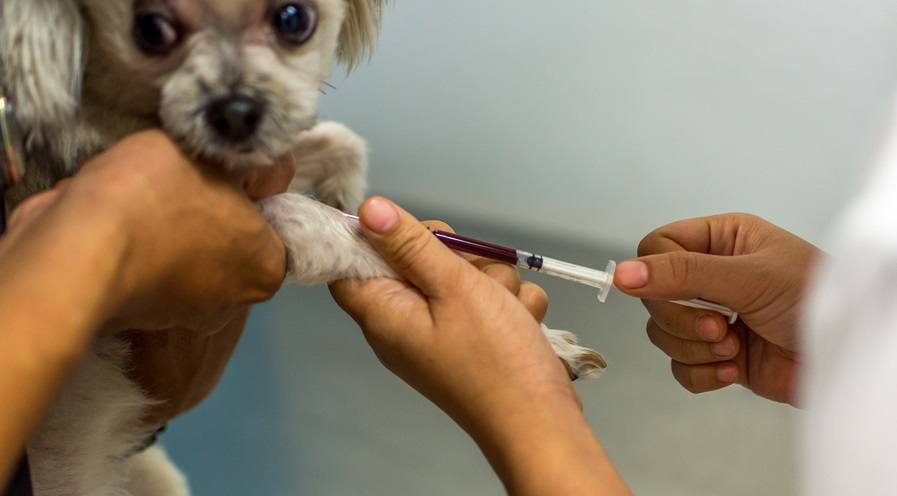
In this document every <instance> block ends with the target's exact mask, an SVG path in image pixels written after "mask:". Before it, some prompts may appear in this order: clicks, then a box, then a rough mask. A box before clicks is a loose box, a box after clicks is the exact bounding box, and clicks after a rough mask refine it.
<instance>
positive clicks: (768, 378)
mask: <svg viewBox="0 0 897 496" xmlns="http://www.w3.org/2000/svg"><path fill="white" fill-rule="evenodd" d="M821 253H822V252H821V251H820V250H819V249H817V248H816V247H815V246H813V245H811V244H810V243H807V242H806V241H804V240H802V239H800V238H798V237H797V236H795V235H793V234H791V233H789V232H787V231H785V230H783V229H781V228H778V227H776V226H774V225H772V224H770V223H768V222H766V221H764V220H762V219H760V218H758V217H755V216H752V215H741V214H731V215H718V216H713V217H705V218H700V219H692V220H684V221H680V222H676V223H673V224H670V225H668V226H664V227H661V228H659V229H657V230H656V231H654V232H652V233H651V234H649V235H648V236H647V237H646V238H645V239H644V240H643V241H642V242H641V244H640V246H639V249H638V255H639V257H641V258H638V259H636V260H632V261H628V262H624V263H622V264H620V266H619V268H618V269H617V274H616V280H615V283H616V286H617V288H619V289H620V290H621V291H624V292H626V293H628V294H630V295H631V296H636V297H640V298H642V299H643V301H644V303H645V306H646V307H647V308H648V311H649V312H650V314H651V318H650V319H649V320H648V325H647V331H648V337H649V338H650V340H651V342H652V343H654V345H655V346H657V347H658V348H660V349H661V350H662V351H663V352H664V353H666V354H667V355H669V356H670V358H671V359H672V371H673V375H674V376H675V378H676V380H677V381H679V383H681V384H682V386H683V387H685V388H686V389H688V390H689V391H691V392H693V393H703V392H707V391H714V390H717V389H720V388H723V387H726V386H729V385H731V384H736V383H737V384H741V385H743V386H744V387H746V388H748V389H750V390H751V391H753V392H755V393H756V394H758V395H760V396H762V397H765V398H769V399H772V400H775V401H780V402H787V403H791V404H794V403H795V401H796V400H795V385H796V374H797V372H798V369H799V367H800V337H799V336H798V333H797V329H798V319H799V317H800V313H801V302H802V300H803V297H804V294H805V292H806V287H807V284H808V280H809V277H810V274H811V271H812V267H813V266H814V265H815V262H816V261H817V259H818V258H819V257H820V256H821ZM692 298H703V299H705V300H709V301H713V302H716V303H720V304H722V305H725V306H727V307H729V308H732V309H733V310H735V311H737V312H739V314H740V320H739V321H738V322H737V323H736V324H735V325H733V326H728V325H727V322H726V320H725V318H723V317H722V316H721V315H719V314H714V313H712V312H708V311H706V310H695V309H691V308H686V307H682V306H679V305H675V304H673V303H668V301H669V300H688V299H692Z"/></svg>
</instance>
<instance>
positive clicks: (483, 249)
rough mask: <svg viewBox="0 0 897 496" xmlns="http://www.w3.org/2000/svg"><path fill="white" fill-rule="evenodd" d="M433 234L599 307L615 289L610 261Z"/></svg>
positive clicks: (695, 303)
mask: <svg viewBox="0 0 897 496" xmlns="http://www.w3.org/2000/svg"><path fill="white" fill-rule="evenodd" d="M344 215H346V217H349V218H351V219H354V220H358V217H356V216H354V215H348V214H344ZM432 232H433V235H434V236H436V237H437V238H438V239H439V240H440V241H442V243H443V244H445V245H446V246H448V247H449V248H451V249H453V250H456V251H461V252H464V253H469V254H471V255H476V256H479V257H483V258H488V259H491V260H496V261H499V262H505V263H508V264H511V265H514V266H517V267H520V268H522V269H526V270H531V271H534V272H540V273H542V274H545V275H548V276H552V277H557V278H560V279H566V280H568V281H572V282H575V283H579V284H583V285H586V286H591V287H593V288H598V301H600V302H601V303H604V302H606V301H607V297H608V295H609V294H610V291H611V289H613V287H614V272H615V271H616V270H617V263H616V262H614V261H613V260H611V261H610V262H608V263H607V268H605V269H604V270H603V271H602V270H598V269H592V268H589V267H585V266H582V265H577V264H572V263H570V262H564V261H563V260H558V259H555V258H549V257H546V256H542V255H538V254H535V253H530V252H528V251H523V250H518V249H516V248H510V247H507V246H502V245H499V244H495V243H490V242H488V241H483V240H480V239H475V238H470V237H467V236H462V235H460V234H455V233H450V232H445V231H432ZM671 303H675V304H677V305H682V306H686V307H691V308H697V309H701V310H710V311H712V312H716V313H719V314H722V315H724V316H725V317H727V318H728V319H729V323H730V324H734V323H735V321H737V320H738V313H736V312H734V311H733V310H731V309H729V308H726V307H724V306H722V305H718V304H716V303H711V302H709V301H704V300H701V299H694V300H676V301H672V302H671Z"/></svg>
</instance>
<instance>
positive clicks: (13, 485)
mask: <svg viewBox="0 0 897 496" xmlns="http://www.w3.org/2000/svg"><path fill="white" fill-rule="evenodd" d="M3 496H34V488H32V487H31V470H30V469H29V468H28V457H27V456H25V455H22V461H21V462H19V466H18V468H16V471H15V472H14V473H13V476H12V479H11V480H10V481H9V485H8V486H7V488H6V491H5V492H3Z"/></svg>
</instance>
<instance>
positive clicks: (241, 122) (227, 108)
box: [206, 96, 265, 143]
mask: <svg viewBox="0 0 897 496" xmlns="http://www.w3.org/2000/svg"><path fill="white" fill-rule="evenodd" d="M264 114H265V104H264V102H262V101H260V100H257V99H255V98H250V97H248V96H230V97H227V98H221V99H219V100H216V101H214V102H212V103H211V104H209V107H208V108H207V109H206V119H208V121H209V125H211V126H212V129H214V130H215V131H216V132H217V133H218V134H219V135H220V136H221V137H222V138H224V139H226V140H228V141H231V142H234V143H239V142H241V141H245V140H247V139H248V138H249V137H251V136H252V135H253V134H255V132H256V130H258V127H259V124H260V123H261V122H262V116H264Z"/></svg>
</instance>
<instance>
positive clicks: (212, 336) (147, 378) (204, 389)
mask: <svg viewBox="0 0 897 496" xmlns="http://www.w3.org/2000/svg"><path fill="white" fill-rule="evenodd" d="M132 148H134V147H132ZM135 158H137V159H141V158H143V159H145V160H150V161H151V160H152V158H148V157H146V155H145V154H142V155H137V156H136V157H135V156H132V157H130V161H129V162H133V161H134V159H135ZM153 165H155V164H153ZM108 166H109V167H115V166H119V167H128V162H124V161H123V163H121V164H113V163H112V162H109V163H108ZM191 166H192V165H191ZM92 172H94V173H95V174H98V173H97V172H95V171H92ZM175 172H176V173H177V174H183V173H184V171H178V170H175ZM293 172H294V166H293V163H292V160H285V161H283V162H281V163H278V164H276V165H275V166H273V167H264V168H254V169H242V170H240V171H234V172H230V173H229V174H228V182H229V183H232V184H233V185H234V186H235V189H236V190H237V191H239V190H241V189H242V192H243V193H245V194H246V196H248V197H249V198H251V199H261V198H264V197H266V196H269V195H274V194H278V193H282V192H284V191H286V189H287V187H288V186H289V183H290V181H291V179H292V176H293ZM82 180H83V179H82V176H81V175H78V176H76V178H75V179H67V180H64V181H62V182H60V183H59V184H58V185H56V187H54V188H53V189H52V190H49V191H45V192H42V193H39V194H37V195H35V196H33V197H31V198H29V199H28V200H26V201H25V202H24V203H22V204H21V205H19V206H18V208H16V210H15V211H14V212H13V213H12V215H11V216H10V222H9V230H10V233H11V234H12V235H15V233H16V232H18V231H19V230H21V229H23V228H24V227H25V226H27V225H28V224H29V223H31V222H32V220H33V219H35V218H37V217H39V215H40V214H41V213H42V212H43V211H44V210H46V209H47V208H48V207H50V206H51V205H53V204H54V203H55V202H57V201H58V200H59V199H60V195H62V194H63V193H64V192H65V191H66V190H67V189H68V188H69V187H71V186H72V184H73V183H77V182H80V181H82ZM105 186H106V187H118V185H116V184H114V183H110V184H107V185H105ZM98 187H104V185H98ZM199 188H202V186H200V187H199ZM238 201H240V202H241V203H242V200H238ZM99 208H105V209H110V210H112V209H120V208H121V206H120V205H100V206H99ZM205 208H207V209H211V208H217V207H208V206H207V207H205ZM71 222H77V219H72V220H71ZM197 239H199V240H200V241H202V238H201V237H200V238H197V237H194V238H180V239H177V240H176V241H177V242H183V243H191V242H192V243H194V244H196V243H195V242H196V240H197ZM195 248H196V249H197V256H202V246H198V247H195ZM248 314H249V306H248V305H247V304H243V303H240V304H239V305H237V306H235V307H233V308H229V309H225V310H224V311H222V312H221V313H215V312H208V313H206V314H205V315H202V314H198V315H195V316H190V318H189V319H188V320H187V321H183V320H182V316H179V315H177V314H173V315H169V316H165V318H168V319H171V320H170V322H172V323H173V324H175V327H171V328H166V329H155V330H152V331H145V330H136V329H131V330H127V331H126V332H124V333H123V334H122V337H123V338H124V339H126V340H127V341H128V342H129V343H130V346H131V363H130V365H129V373H130V374H131V376H132V377H133V378H134V379H135V380H136V381H137V382H139V384H140V386H141V388H142V389H143V390H144V391H146V392H147V393H148V394H149V395H150V396H151V397H152V398H154V399H156V400H160V401H159V402H158V403H156V404H155V405H154V406H153V408H152V411H151V412H149V414H148V417H147V418H146V421H147V422H148V424H149V425H161V424H164V423H165V422H167V421H168V420H170V419H171V418H174V417H175V416H177V415H179V414H181V413H183V412H185V411H187V410H189V409H190V408H192V407H194V406H195V405H196V404H198V403H199V402H200V401H201V400H202V399H204V398H205V397H206V396H207V395H208V394H209V392H210V391H211V390H212V388H213V387H214V386H215V385H216V384H217V382H218V380H219V379H220V377H221V374H222V372H223V370H224V367H225V365H226V364H227V362H228V361H229V359H230V356H231V354H232V353H233V350H234V348H235V347H236V344H237V341H238V340H239V338H240V336H241V335H242V331H243V327H244V325H245V322H246V319H247V317H248ZM127 326H129V323H128V322H125V321H123V322H121V323H120V324H118V327H120V328H124V327H127ZM184 326H189V328H185V327H184ZM131 327H136V325H131Z"/></svg>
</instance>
